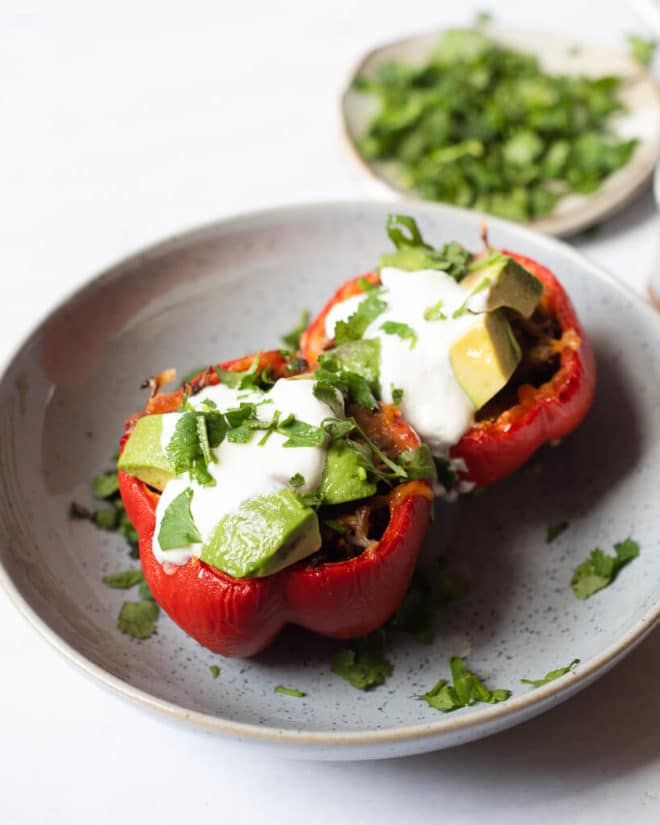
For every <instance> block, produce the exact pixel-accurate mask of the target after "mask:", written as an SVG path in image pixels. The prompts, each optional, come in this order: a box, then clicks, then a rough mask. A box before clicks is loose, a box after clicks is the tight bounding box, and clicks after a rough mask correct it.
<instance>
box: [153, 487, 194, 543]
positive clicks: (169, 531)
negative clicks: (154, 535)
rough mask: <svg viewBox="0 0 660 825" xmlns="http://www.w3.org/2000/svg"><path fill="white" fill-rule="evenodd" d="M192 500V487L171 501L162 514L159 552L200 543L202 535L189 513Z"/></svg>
mask: <svg viewBox="0 0 660 825" xmlns="http://www.w3.org/2000/svg"><path fill="white" fill-rule="evenodd" d="M192 498H193V490H192V487H186V489H185V490H184V491H183V492H182V493H179V495H178V496H177V497H176V498H174V499H172V501H171V502H170V504H169V505H168V507H167V509H166V510H165V512H164V513H163V519H162V521H161V523H160V530H159V532H158V543H159V544H160V547H161V550H173V549H175V548H178V547H187V546H188V545H189V544H197V543H199V542H201V540H202V535H201V533H200V532H199V530H198V529H197V527H196V526H195V522H194V521H193V517H192V513H191V512H190V505H191V502H192Z"/></svg>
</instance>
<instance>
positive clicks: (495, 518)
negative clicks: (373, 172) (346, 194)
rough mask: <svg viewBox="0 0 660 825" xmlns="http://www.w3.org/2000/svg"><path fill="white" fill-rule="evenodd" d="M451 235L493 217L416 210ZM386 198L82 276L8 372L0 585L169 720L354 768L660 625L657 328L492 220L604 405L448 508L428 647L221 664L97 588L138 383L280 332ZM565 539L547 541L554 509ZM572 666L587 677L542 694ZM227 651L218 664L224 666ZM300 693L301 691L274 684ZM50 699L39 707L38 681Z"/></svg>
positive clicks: (310, 645) (474, 728)
mask: <svg viewBox="0 0 660 825" xmlns="http://www.w3.org/2000/svg"><path fill="white" fill-rule="evenodd" d="M399 209H400V210H404V211H407V212H409V213H411V214H414V215H415V216H416V217H417V218H418V219H419V221H420V225H421V228H422V229H423V231H424V233H425V235H426V236H427V237H428V238H429V239H432V240H433V241H435V242H436V243H439V242H442V241H447V240H450V239H457V240H459V241H461V242H463V243H464V244H466V245H468V246H471V247H473V248H476V247H477V246H478V245H479V229H480V217H479V216H478V215H476V214H474V213H470V212H465V211H462V210H458V209H453V208H450V207H437V206H434V205H428V204H420V203H418V202H415V203H412V202H408V203H402V204H400V205H399ZM386 212H387V206H386V205H384V204H373V203H372V204H360V203H354V204H334V205H318V206H302V207H292V208H286V209H281V210H275V211H271V212H264V213H258V214H254V215H247V216H244V217H239V218H235V219H232V220H227V221H223V222H221V223H218V224H215V225H212V226H209V227H205V228H203V229H200V230H197V231H194V232H190V233H187V234H184V235H182V236H180V237H177V238H174V239H172V240H169V241H166V242H164V243H162V244H159V245H158V246H156V247H153V248H151V249H149V250H147V251H145V252H142V253H140V254H138V255H135V256H133V257H132V258H130V259H128V260H126V261H124V262H123V263H121V264H119V265H118V266H116V267H114V268H112V269H111V270H109V271H107V272H105V273H104V274H102V275H100V276H99V277H98V278H96V279H94V280H93V281H90V283H89V284H87V285H86V286H85V287H83V288H82V289H81V290H80V291H78V292H77V293H75V294H74V295H72V296H71V298H69V299H68V300H67V301H65V302H64V303H63V304H62V305H60V306H59V307H57V308H56V309H55V310H54V311H53V312H52V313H51V315H50V316H49V317H48V318H47V319H46V320H45V321H44V322H43V323H42V324H41V325H40V326H39V327H38V328H37V329H36V330H35V332H34V333H33V334H32V335H31V336H30V338H29V339H28V340H27V341H26V342H25V343H24V344H23V345H22V346H21V347H20V348H19V349H18V351H17V352H16V354H15V356H14V357H13V359H12V361H11V363H10V364H9V366H8V368H7V371H6V372H5V374H4V377H3V378H2V380H1V382H0V489H1V494H0V561H1V568H0V581H1V582H2V583H3V584H4V586H5V588H6V589H7V591H8V593H9V595H10V596H11V598H12V599H13V600H14V601H15V603H16V605H17V606H18V608H19V609H20V610H21V611H22V612H23V613H24V614H25V615H26V616H27V617H28V619H29V620H30V621H31V622H32V623H33V624H34V625H35V626H36V627H37V628H38V629H39V630H40V631H41V632H42V633H43V634H44V635H45V636H46V637H47V638H48V639H49V640H50V641H51V642H52V643H53V644H54V645H56V647H57V648H58V649H59V650H61V651H62V652H63V653H64V654H65V655H67V656H68V657H69V658H70V659H72V660H73V661H74V662H76V663H77V664H78V665H79V666H81V667H82V668H83V669H84V670H85V671H87V672H88V673H91V674H92V675H94V676H95V677H96V678H98V679H99V680H100V681H101V682H103V683H104V684H105V685H107V686H109V687H111V688H113V689H114V690H116V691H119V692H120V693H122V694H123V695H125V696H128V697H130V698H132V699H135V700H138V701H140V702H142V703H144V704H145V705H147V706H149V707H151V708H155V709H158V710H160V711H163V712H165V713H167V714H169V715H170V716H172V717H175V718H176V719H179V720H183V721H187V722H194V723H196V724H198V725H202V726H204V727H206V728H209V729H211V730H213V731H217V732H219V733H222V734H225V735H227V736H231V737H234V738H237V739H242V740H249V741H251V742H253V743H259V744H260V745H261V746H264V747H265V746H268V747H270V748H278V749H280V750H282V751H283V752H285V753H287V754H290V755H295V756H304V757H306V758H332V759H357V758H374V757H387V756H396V755H402V754H410V753H415V752H421V751H426V750H432V749H436V748H443V747H448V746H451V745H456V744H459V743H462V742H466V741H468V740H471V739H476V738H478V737H482V736H486V735H488V734H490V733H493V732H495V731H498V730H501V729H503V728H505V727H507V726H510V725H513V724H516V723H518V722H521V721H523V720H525V719H528V718H530V717H531V716H533V715H535V714H537V713H540V712H541V711H543V710H545V709H547V708H549V707H551V706H553V705H554V704H556V703H557V702H559V701H561V700H563V699H566V698H567V697H569V696H570V695H572V694H573V693H575V692H576V691H577V690H578V689H580V688H582V687H584V686H586V685H587V684H589V683H590V682H591V681H593V680H594V679H595V678H596V677H597V676H598V675H600V674H602V673H603V672H604V671H605V670H606V669H607V668H609V667H610V666H611V665H613V664H614V663H615V662H616V661H617V659H619V658H620V657H621V656H623V655H624V654H625V653H626V652H627V651H629V650H630V649H631V647H632V646H633V645H634V644H636V643H637V642H638V641H639V640H640V639H641V638H642V637H643V636H644V634H645V633H646V632H647V631H648V630H649V629H650V628H651V626H652V625H653V624H654V623H655V622H656V621H657V620H658V618H659V616H660V552H659V551H660V544H659V541H660V534H659V533H658V529H657V528H658V522H657V502H658V500H659V497H660V416H658V409H660V380H658V379H659V378H660V321H659V319H658V318H657V317H656V316H655V314H654V313H653V312H652V310H650V309H649V308H648V307H646V306H644V305H642V304H641V302H640V301H639V300H638V299H637V298H635V297H634V296H633V295H632V294H631V293H629V292H628V291H627V290H626V289H625V288H623V287H622V286H621V285H619V284H618V283H617V282H615V281H614V280H613V279H612V278H610V277H609V276H608V275H606V274H604V273H602V272H601V271H600V270H599V269H598V268H597V267H595V266H594V265H593V264H591V263H589V262H588V261H586V260H585V259H584V258H582V257H581V256H580V255H578V254H577V253H575V252H574V251H572V250H571V249H570V248H568V247H566V246H564V245H562V244H560V243H558V242H557V241H553V240H550V239H547V238H545V237H542V236H540V235H537V234H534V233H531V232H529V231H527V230H524V229H521V228H520V227H517V226H515V225H512V224H509V223H505V222H501V221H498V220H492V221H491V222H490V231H491V241H492V242H493V243H494V244H496V245H502V246H505V247H508V248H510V249H515V250H518V251H520V252H523V253H525V254H528V255H531V256H533V257H535V258H537V259H539V260H541V261H542V262H543V263H545V264H547V265H548V266H550V267H551V268H552V269H553V270H554V271H555V272H556V273H557V274H558V276H559V277H560V278H561V280H562V282H563V283H564V284H565V286H566V287H567V289H568V290H569V292H570V293H571V295H572V296H573V298H574V299H575V303H576V305H577V309H578V311H579V313H580V314H581V316H582V318H583V320H584V322H585V325H586V328H587V331H588V333H589V335H590V336H591V338H592V341H593V344H594V347H595V351H596V354H597V358H598V363H599V365H600V380H599V386H598V391H597V395H596V400H595V403H594V407H593V409H592V411H591V412H590V414H589V416H588V418H587V420H586V422H585V423H584V424H583V425H582V426H581V427H580V428H579V430H578V431H577V432H576V433H575V434H574V435H572V436H571V437H570V438H568V439H566V441H565V443H564V444H562V445H561V447H560V448H559V449H554V450H553V449H550V448H548V449H545V450H543V451H541V452H540V453H539V454H538V457H537V458H536V459H535V461H534V465H535V466H536V465H537V464H539V465H541V467H542V472H540V473H536V472H529V471H527V470H523V471H521V472H519V473H518V474H517V475H516V476H515V477H513V478H511V479H510V480H508V481H506V482H503V483H500V484H499V485H497V486H496V487H493V488H491V489H490V490H488V491H487V492H485V493H484V494H483V495H481V496H475V497H466V498H465V499H464V500H462V501H461V502H459V503H458V504H457V505H451V506H450V505H445V506H439V508H438V514H437V519H436V521H435V523H434V526H433V528H432V530H431V531H430V533H429V536H428V539H427V542H426V545H425V548H424V551H423V560H424V561H425V562H428V561H429V560H431V559H432V558H433V557H434V556H436V555H437V554H438V553H439V552H440V551H441V550H443V549H444V550H446V551H447V552H448V554H449V556H450V559H451V563H452V565H455V566H457V567H458V568H459V569H461V570H462V571H463V572H464V573H465V574H466V575H467V577H468V579H469V581H470V583H471V589H470V592H469V595H468V597H467V599H466V600H465V601H464V602H462V603H461V604H460V605H457V606H456V607H455V608H454V609H452V610H450V611H448V612H446V613H444V614H443V615H442V616H441V617H440V620H439V623H438V628H437V630H438V632H437V637H436V640H435V642H434V644H433V645H431V646H425V645H422V644H419V643H418V642H416V641H414V640H413V639H412V638H411V637H409V636H404V635H401V636H399V637H397V638H396V639H395V641H394V643H393V645H392V648H391V650H390V656H391V659H392V661H393V663H394V666H395V667H394V674H393V676H392V677H391V679H390V680H389V681H388V682H387V684H386V685H384V686H383V687H379V688H377V689H375V690H373V691H371V692H369V693H361V692H359V691H356V690H354V689H353V688H352V687H350V686H349V685H348V684H347V683H346V682H344V681H342V680H341V679H339V678H338V677H336V676H334V675H333V674H332V673H331V672H330V669H329V659H330V656H331V654H332V651H333V650H335V649H336V648H337V644H336V643H333V642H330V641H328V640H324V639H321V638H319V637H315V636H312V635H310V634H307V633H304V632H302V631H299V630H295V629H290V630H289V631H286V632H285V633H284V634H283V635H282V636H281V637H280V638H279V640H278V641H277V642H276V643H275V644H274V645H273V646H272V647H271V648H270V649H269V650H268V651H266V652H265V653H264V654H263V655H261V656H259V657H257V658H255V659H253V660H250V661H238V660H233V661H232V660H225V661H223V660H220V658H219V657H217V656H213V655H212V654H210V653H209V652H208V651H206V650H204V649H202V648H201V647H199V646H198V645H197V644H196V643H195V642H193V641H192V640H191V639H190V638H188V637H187V636H186V635H185V634H184V633H183V632H182V631H180V630H179V629H178V628H177V627H176V626H174V624H173V623H172V622H171V621H169V619H168V618H167V617H162V618H161V619H160V621H159V625H158V633H157V635H156V636H154V637H152V638H151V639H148V640H146V641H144V642H137V641H135V640H133V639H130V638H128V637H126V636H123V635H122V634H121V633H119V632H118V630H117V629H116V627H115V622H116V616H117V612H118V610H119V607H120V605H121V603H122V601H123V598H124V596H123V594H122V593H121V592H119V591H114V590H110V589H108V588H106V587H105V586H104V585H103V584H102V583H101V576H103V575H104V574H107V573H110V572H114V571H118V570H121V569H123V568H125V567H126V566H127V560H128V559H127V551H126V547H125V545H124V544H123V542H122V541H121V539H119V538H118V537H117V536H116V535H113V534H108V533H102V532H99V531H97V530H95V529H94V528H93V527H92V526H91V525H90V524H88V523H83V522H72V521H70V520H69V518H68V506H69V503H70V501H71V500H72V499H75V500H78V501H82V502H87V503H91V499H90V495H89V487H88V485H89V479H90V478H91V477H92V476H93V475H94V474H96V473H97V472H98V471H99V470H102V469H103V468H104V467H107V466H108V463H109V459H110V456H111V455H112V454H113V452H114V450H115V449H116V445H117V440H118V438H119V435H120V433H121V431H122V422H123V419H124V417H125V416H126V415H127V414H128V413H130V412H131V411H133V410H135V409H138V408H139V407H140V406H141V405H142V404H143V402H144V396H143V391H140V390H139V389H138V387H139V385H140V382H141V381H142V379H143V378H144V377H145V376H146V375H149V374H152V373H154V372H155V371H158V370H160V369H161V368H163V367H168V366H176V367H177V368H178V369H179V370H180V371H181V372H183V371H186V370H188V369H189V368H190V367H192V366H197V365H200V364H204V363H210V362H212V361H216V360H222V359H225V358H229V357H232V356H236V355H239V354H243V353H245V352H248V351H252V350H254V349H255V348H258V347H259V346H262V347H269V346H271V345H273V344H276V343H277V341H278V336H279V334H280V333H281V332H282V331H283V330H286V329H288V328H290V327H291V325H292V322H295V319H296V317H297V315H298V312H299V310H301V309H302V308H305V307H309V308H310V309H312V310H316V309H317V308H319V307H320V306H321V304H322V303H323V302H324V301H325V299H326V298H327V296H328V295H330V293H331V292H332V291H333V290H334V289H335V287H336V286H337V285H338V284H339V283H340V282H342V281H343V280H344V279H346V278H348V277H350V276H352V275H354V274H356V273H360V272H364V271H365V270H367V269H369V268H370V267H372V266H373V264H374V262H375V261H376V260H377V256H378V255H379V253H380V252H381V251H383V250H384V249H387V248H388V246H389V242H388V241H387V238H386V235H385V231H384V223H385V216H386ZM562 519H568V520H569V521H570V523H571V526H570V528H569V530H567V531H566V533H564V534H563V535H562V537H561V538H559V539H557V540H556V541H555V542H553V543H552V544H546V543H545V531H546V528H547V526H548V525H549V524H551V523H553V522H557V521H559V520H562ZM629 535H632V536H633V537H634V538H635V539H637V541H639V543H640V545H641V548H642V552H641V555H640V557H639V559H637V560H636V561H634V562H633V563H632V564H630V565H629V566H628V567H627V568H626V569H625V570H623V572H622V573H621V575H620V576H619V577H618V579H617V580H616V582H615V583H614V584H613V585H612V586H611V587H609V588H608V589H607V590H605V591H603V592H601V593H600V594H598V595H597V596H595V597H593V598H592V599H591V600H589V601H587V602H580V601H578V600H577V599H576V598H575V597H574V596H573V593H572V592H571V590H570V588H569V586H568V581H569V579H570V576H571V573H572V571H573V569H574V567H575V566H576V565H577V564H578V563H579V562H580V561H582V560H583V559H584V558H585V557H586V556H587V554H588V552H589V550H591V549H592V548H593V547H595V546H601V547H603V548H605V549H608V550H611V546H612V543H613V542H615V541H619V540H621V539H623V538H625V537H627V536H629ZM452 654H458V655H466V656H467V662H468V665H469V666H471V667H472V668H473V669H474V670H476V671H477V672H479V673H480V674H481V675H482V676H483V677H484V678H485V680H486V683H487V684H488V685H490V686H492V687H501V688H510V689H511V690H512V691H513V695H512V698H511V699H510V700H509V701H507V702H505V703H503V704H500V705H475V706H474V707H472V708H468V709H465V710H460V711H456V712H454V713H451V714H447V715H443V714H441V713H438V712H437V711H434V710H433V709H432V708H430V707H428V706H427V705H426V704H425V703H423V702H420V701H419V700H418V699H417V698H416V696H417V695H418V694H420V693H423V692H425V691H426V690H427V689H428V688H430V687H431V686H432V685H433V684H434V683H435V682H436V680H437V679H439V678H440V677H441V676H445V675H448V661H447V660H448V657H449V656H450V655H452ZM573 658H580V659H581V660H582V662H581V664H580V665H579V666H578V667H577V668H576V670H575V671H574V672H573V673H572V674H570V675H568V676H566V677H564V678H563V679H561V680H558V681H556V682H553V683H551V684H549V685H547V686H546V687H543V688H540V689H538V690H532V689H531V688H529V687H527V686H523V685H521V684H520V681H519V680H520V678H521V677H532V678H538V677H540V676H542V675H543V674H545V673H546V672H547V671H549V670H551V669H553V668H556V667H559V666H562V665H565V664H568V662H570V661H571V659H573ZM213 663H217V664H220V666H221V673H220V676H219V678H218V679H215V680H214V679H212V678H211V676H210V674H209V665H210V664H213ZM279 684H282V685H285V686H289V687H293V688H299V689H301V690H303V691H305V692H306V693H307V696H306V697H305V698H304V699H295V698H291V697H288V696H281V695H277V694H274V693H273V688H274V687H275V686H276V685H279ZM44 701H45V702H47V701H48V696H47V694H44Z"/></svg>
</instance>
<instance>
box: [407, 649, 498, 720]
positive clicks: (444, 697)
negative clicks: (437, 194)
mask: <svg viewBox="0 0 660 825" xmlns="http://www.w3.org/2000/svg"><path fill="white" fill-rule="evenodd" d="M449 665H450V668H451V675H452V679H453V680H454V683H453V685H450V684H449V683H448V682H447V680H446V679H440V681H439V682H436V684H435V685H434V686H433V687H432V688H431V690H429V691H428V692H427V693H425V694H423V695H422V696H420V697H419V698H420V699H423V700H424V701H425V702H426V703H427V704H428V705H430V706H431V707H432V708H435V709H436V710H439V711H442V712H443V713H448V712H450V711H452V710H457V709H458V708H466V707H469V706H470V705H474V704H476V703H477V702H487V703H488V704H496V703H498V702H504V701H506V700H507V699H508V698H509V696H511V691H510V690H504V689H502V688H497V689H495V690H489V689H488V688H487V687H486V686H485V685H484V684H483V682H482V681H481V679H480V678H479V677H478V676H477V675H476V673H472V672H471V671H469V670H468V669H467V668H466V666H465V662H464V661H463V660H462V659H459V658H458V657H457V656H452V657H451V659H450V660H449Z"/></svg>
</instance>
